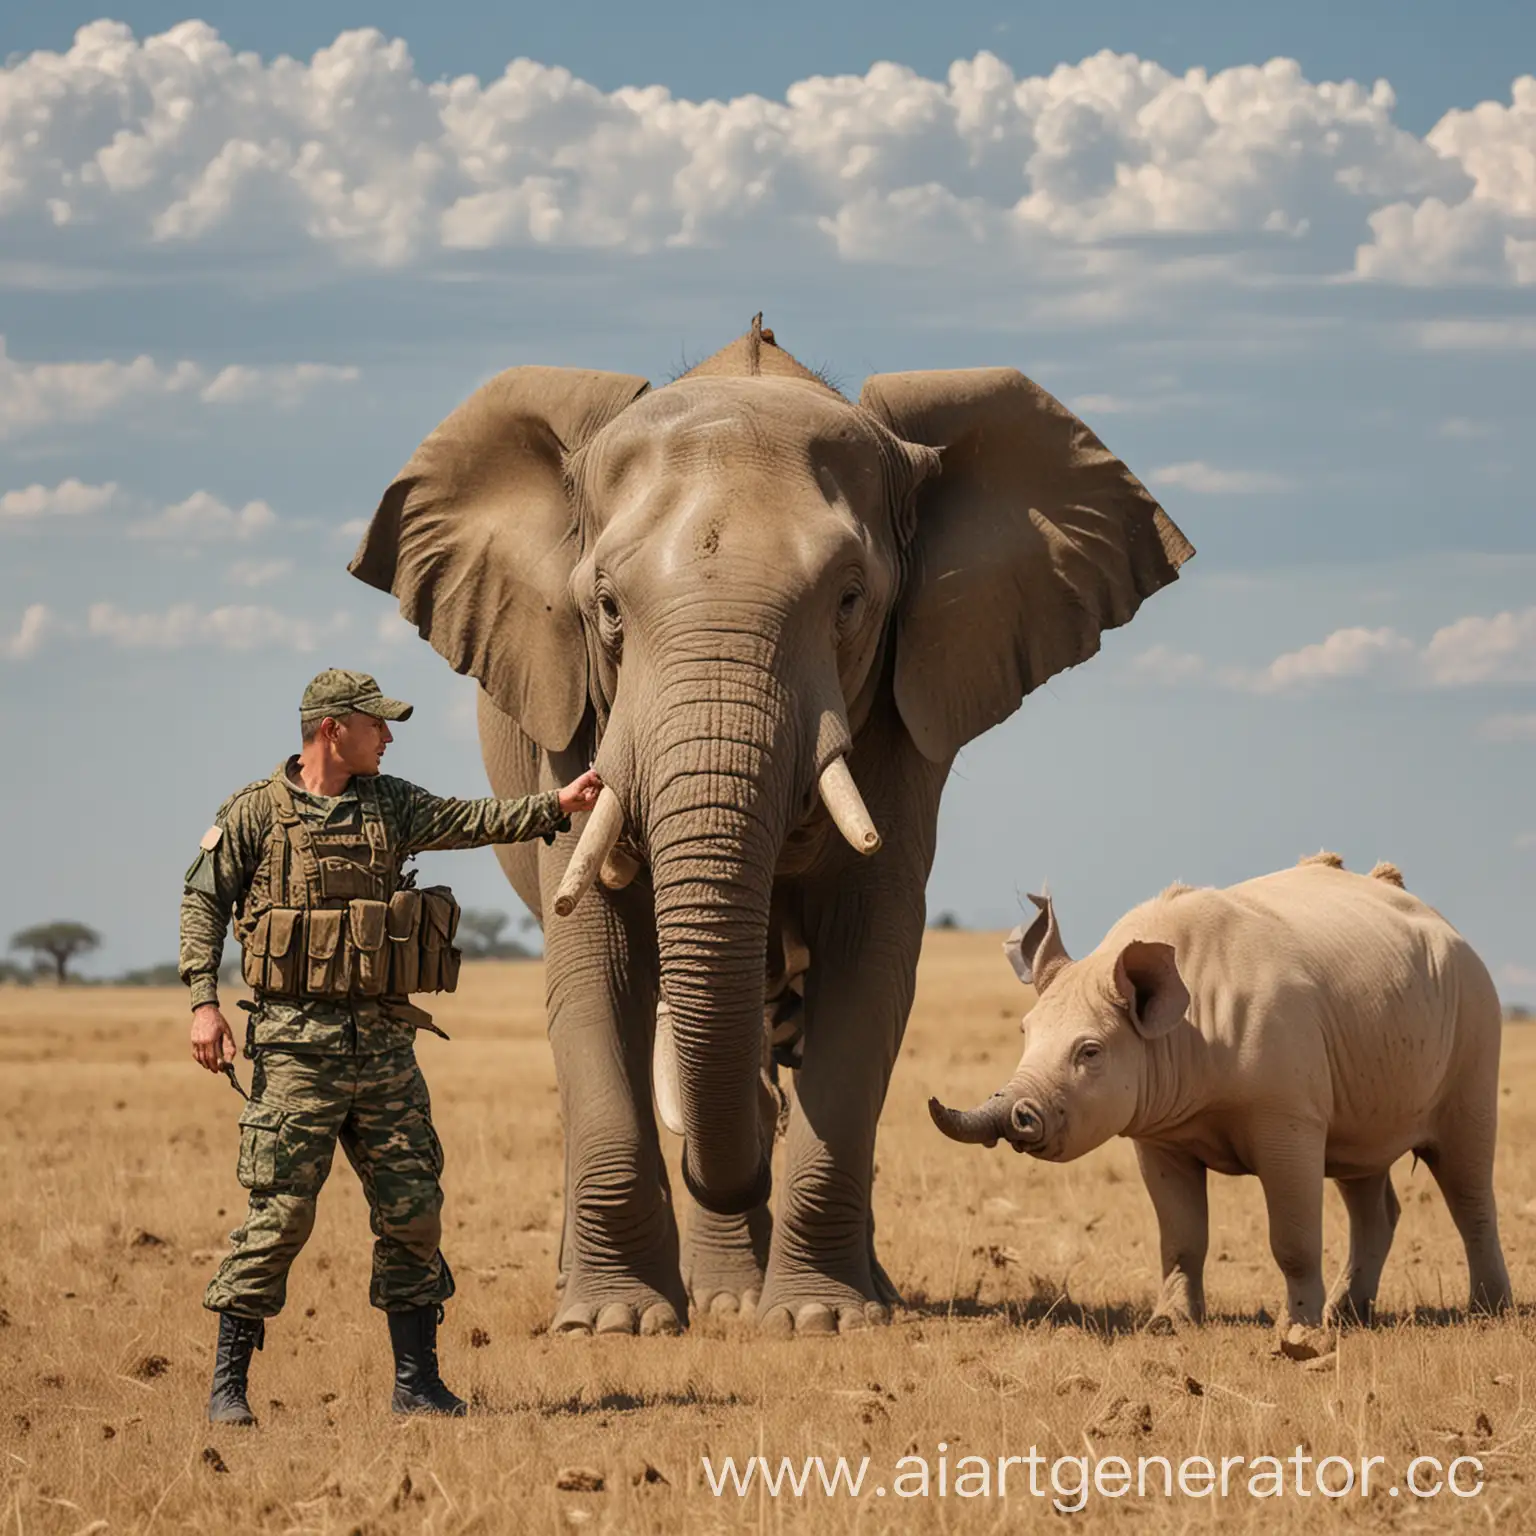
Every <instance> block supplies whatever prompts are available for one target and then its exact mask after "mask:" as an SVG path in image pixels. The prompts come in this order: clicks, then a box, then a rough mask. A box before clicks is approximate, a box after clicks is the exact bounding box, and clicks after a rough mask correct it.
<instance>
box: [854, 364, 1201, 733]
mask: <svg viewBox="0 0 1536 1536" xmlns="http://www.w3.org/2000/svg"><path fill="white" fill-rule="evenodd" d="M860 403H861V404H862V405H863V406H864V407H865V408H866V409H867V410H869V411H871V412H872V413H873V414H874V415H876V416H878V417H879V418H880V419H881V420H882V421H883V422H884V423H885V424H886V425H887V426H888V427H890V429H891V430H892V431H893V432H895V433H896V434H897V436H898V437H902V438H905V439H906V440H907V441H908V442H913V443H922V444H926V445H927V446H928V447H930V448H937V449H939V450H940V472H939V474H938V475H936V476H934V477H932V478H930V479H928V480H927V481H925V482H924V483H923V485H922V486H921V487H920V488H919V490H918V493H917V495H918V501H917V520H916V532H915V534H914V536H913V542H912V547H911V550H910V554H909V572H908V577H907V582H906V586H905V590H904V591H903V594H902V598H901V603H900V606H899V609H898V613H897V625H898V630H897V647H896V704H897V708H898V709H899V710H900V711H901V716H902V719H903V720H904V721H905V722H906V726H907V729H908V731H910V732H911V734H912V738H913V740H914V741H915V742H916V743H917V745H918V748H919V750H920V751H921V752H922V753H923V755H924V756H925V757H927V758H929V759H931V760H932V761H933V762H936V763H944V762H948V761H949V760H950V759H951V758H953V756H954V755H955V753H956V752H958V751H959V750H960V748H961V747H963V746H964V745H965V744H966V742H968V741H971V740H973V739H974V738H975V737H977V736H979V735H981V733H982V732H983V731H986V730H989V729H990V728H991V727H992V726H994V725H996V724H997V723H998V721H1000V720H1003V719H1006V718H1007V717H1008V716H1009V715H1011V714H1012V713H1013V711H1014V710H1015V709H1017V708H1018V707H1019V705H1020V703H1021V702H1022V701H1023V699H1024V697H1025V695H1026V694H1028V693H1030V692H1031V691H1032V690H1033V689H1036V688H1038V687H1039V686H1040V685H1041V684H1042V683H1043V682H1045V681H1046V680H1047V679H1049V678H1051V677H1054V676H1055V675H1056V674H1057V673H1058V672H1062V671H1064V670H1065V669H1066V668H1068V667H1075V666H1076V665H1077V664H1078V663H1079V662H1082V661H1086V660H1087V659H1088V658H1089V657H1090V656H1092V655H1093V654H1094V652H1095V651H1097V650H1098V648H1099V636H1100V635H1101V634H1102V633H1103V631H1104V630H1106V629H1114V628H1115V627H1116V626H1118V625H1121V624H1124V623H1126V622H1128V621H1129V620H1130V619H1131V617H1132V616H1133V615H1134V614H1135V612H1136V610H1137V608H1139V607H1140V606H1141V602H1142V600H1143V599H1144V598H1146V597H1149V596H1151V594H1152V593H1154V592H1156V591H1157V590H1158V589H1159V588H1161V587H1164V586H1166V585H1167V584H1168V583H1169V582H1171V581H1173V580H1175V579H1176V578H1177V576H1178V573H1179V567H1180V566H1181V565H1182V564H1183V563H1184V562H1185V561H1186V560H1187V559H1189V557H1190V556H1191V555H1192V554H1194V549H1193V547H1192V546H1191V545H1190V544H1189V542H1188V541H1187V540H1186V539H1185V538H1184V535H1183V534H1182V533H1180V532H1179V530H1178V529H1177V528H1176V527H1175V526H1174V524H1173V522H1172V521H1171V520H1170V519H1169V517H1168V515H1167V514H1166V513H1165V512H1164V511H1163V509H1162V508H1161V507H1160V506H1158V504H1157V502H1156V501H1154V500H1153V499H1152V497H1151V496H1150V495H1149V494H1148V493H1147V491H1146V488H1145V487H1144V486H1143V485H1142V484H1141V482H1140V481H1139V480H1137V479H1136V477H1135V476H1134V475H1133V474H1131V472H1130V471H1129V470H1128V469H1127V468H1126V467H1125V465H1124V464H1122V463H1121V462H1120V460H1119V459H1117V458H1116V457H1115V456H1114V455H1113V454H1112V453H1110V451H1109V450H1108V449H1107V448H1105V446H1104V445H1103V444H1102V443H1101V442H1100V441H1099V440H1098V438H1097V437H1095V436H1094V434H1093V433H1092V432H1091V431H1090V430H1089V429H1088V427H1087V426H1086V425H1085V424H1084V423H1083V422H1082V421H1080V420H1079V419H1078V418H1077V417H1076V416H1074V415H1073V414H1072V412H1071V411H1069V410H1068V409H1067V408H1066V407H1065V406H1064V405H1062V404H1061V402H1060V401H1059V400H1057V399H1055V398H1054V397H1053V396H1051V395H1049V394H1047V393H1046V391H1045V390H1043V389H1041V388H1040V386H1039V385H1038V384H1035V383H1032V382H1031V381H1030V380H1029V379H1027V378H1025V377H1024V375H1023V374H1022V373H1020V372H1018V370H1017V369H1014V368H967V369H953V370H945V371H940V372H932V373H886V374H876V375H874V376H873V377H871V378H869V379H867V380H866V381H865V384H864V390H863V393H862V395H861V397H860Z"/></svg>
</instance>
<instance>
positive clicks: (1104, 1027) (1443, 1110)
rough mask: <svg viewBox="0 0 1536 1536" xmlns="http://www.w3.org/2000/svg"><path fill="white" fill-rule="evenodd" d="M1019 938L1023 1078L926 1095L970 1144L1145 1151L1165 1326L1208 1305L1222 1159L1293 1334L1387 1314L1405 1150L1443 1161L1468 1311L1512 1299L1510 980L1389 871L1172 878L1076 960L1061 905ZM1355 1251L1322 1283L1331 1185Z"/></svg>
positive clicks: (946, 1127) (1437, 1163) (1012, 947)
mask: <svg viewBox="0 0 1536 1536" xmlns="http://www.w3.org/2000/svg"><path fill="white" fill-rule="evenodd" d="M1035 900H1036V903H1037V905H1038V906H1039V908H1040V914H1039V916H1038V917H1037V918H1036V919H1035V921H1034V922H1033V923H1032V924H1031V925H1030V927H1029V928H1028V929H1027V930H1026V929H1024V928H1023V927H1022V926H1021V927H1019V928H1017V929H1015V930H1014V932H1013V933H1011V934H1010V935H1009V936H1008V939H1007V941H1006V942H1005V944H1004V949H1005V950H1006V951H1007V953H1008V955H1009V959H1010V960H1011V961H1012V963H1013V966H1014V970H1015V972H1016V973H1017V974H1018V976H1019V978H1020V980H1022V981H1025V982H1029V983H1032V984H1033V986H1034V988H1035V992H1036V996H1037V999H1038V1000H1037V1002H1036V1003H1035V1006H1034V1008H1033V1009H1031V1011H1030V1012H1029V1013H1028V1014H1027V1015H1026V1016H1025V1026H1024V1033H1025V1043H1024V1052H1023V1055H1022V1056H1021V1057H1020V1058H1019V1065H1018V1068H1017V1070H1016V1071H1015V1072H1014V1075H1013V1078H1012V1079H1011V1081H1010V1082H1009V1084H1008V1086H1007V1087H1006V1088H1004V1089H1002V1090H1001V1091H1000V1092H998V1093H996V1094H994V1095H993V1096H992V1098H991V1099H989V1100H988V1101H987V1102H986V1103H985V1104H983V1105H982V1106H980V1107H979V1108H978V1109H975V1110H969V1111H956V1110H952V1109H948V1108H946V1107H945V1106H944V1105H943V1104H941V1103H940V1102H939V1101H938V1100H937V1099H931V1100H930V1101H929V1106H928V1107H929V1112H930V1114H931V1115H932V1116H933V1119H934V1123H935V1124H936V1125H937V1126H938V1128H939V1129H940V1130H941V1131H943V1132H944V1134H945V1135H947V1136H950V1137H952V1138H953V1139H955V1140H957V1141H965V1142H981V1143H984V1144H986V1145H989V1146H990V1145H994V1144H995V1143H996V1142H997V1141H998V1140H999V1139H1002V1140H1006V1141H1007V1142H1008V1143H1009V1144H1010V1145H1011V1146H1012V1147H1013V1149H1014V1151H1016V1152H1021V1153H1022V1152H1028V1153H1030V1154H1032V1155H1033V1156H1035V1157H1038V1158H1043V1159H1045V1160H1047V1161H1049V1162H1068V1161H1070V1160H1072V1159H1073V1158H1077V1157H1081V1156H1083V1154H1084V1153H1086V1152H1091V1151H1092V1150H1093V1149H1094V1148H1095V1147H1097V1146H1100V1145H1102V1144H1103V1143H1104V1142H1105V1141H1107V1140H1108V1139H1109V1138H1110V1137H1111V1136H1128V1137H1130V1138H1131V1139H1132V1140H1133V1141H1134V1143H1135V1146H1136V1156H1137V1160H1138V1162H1139V1163H1140V1165H1141V1175H1142V1180H1143V1182H1144V1183H1145V1184H1146V1187H1147V1193H1148V1194H1149V1195H1150V1196H1151V1197H1152V1205H1153V1208H1154V1210H1155V1211H1156V1213H1157V1224H1158V1230H1159V1236H1160V1243H1161V1249H1162V1267H1163V1287H1162V1292H1161V1295H1160V1296H1159V1298H1158V1303H1157V1307H1156V1309H1155V1310H1154V1313H1153V1321H1154V1323H1156V1324H1157V1325H1158V1329H1159V1331H1165V1330H1168V1329H1175V1328H1177V1327H1178V1326H1179V1325H1180V1324H1181V1323H1199V1322H1202V1321H1203V1320H1204V1316H1205V1279H1204V1270H1205V1254H1206V1246H1207V1242H1208V1235H1209V1233H1208V1216H1207V1209H1206V1190H1205V1180H1206V1171H1207V1169H1214V1170H1216V1172H1218V1173H1227V1174H1246V1173H1253V1174H1257V1175H1258V1178H1259V1182H1260V1184H1261V1185H1262V1186H1263V1190H1264V1203H1265V1205H1266V1206H1267V1208H1268V1212H1269V1240H1270V1248H1271V1250H1272V1252H1273V1254H1274V1258H1275V1262H1276V1263H1277V1264H1278V1265H1279V1266H1280V1270H1281V1273H1282V1274H1283V1275H1284V1277H1285V1285H1286V1322H1285V1324H1284V1325H1283V1326H1285V1327H1299V1328H1301V1329H1303V1330H1311V1329H1316V1328H1317V1327H1319V1326H1320V1325H1322V1324H1324V1323H1325V1322H1327V1323H1333V1322H1354V1321H1365V1320H1367V1319H1369V1317H1370V1316H1371V1314H1372V1311H1373V1309H1374V1307H1375V1304H1376V1291H1377V1286H1378V1285H1379V1283H1380V1280H1381V1271H1382V1266H1383V1265H1384V1264H1385V1263H1386V1260H1387V1254H1388V1252H1389V1250H1390V1249H1391V1246H1392V1234H1393V1231H1394V1229H1395V1228H1396V1226H1397V1220H1398V1214H1399V1206H1398V1200H1397V1195H1396V1194H1395V1193H1394V1192H1393V1189H1392V1164H1393V1163H1394V1162H1396V1161H1397V1159H1398V1158H1400V1157H1402V1156H1403V1155H1404V1154H1405V1153H1407V1152H1412V1153H1413V1154H1414V1156H1415V1158H1416V1159H1423V1160H1424V1161H1425V1162H1426V1163H1428V1164H1429V1168H1430V1172H1431V1173H1432V1174H1433V1175H1434V1177H1435V1181H1436V1183H1437V1184H1439V1186H1440V1191H1441V1193H1442V1194H1443V1195H1444V1196H1445V1203H1446V1205H1447V1206H1448V1207H1449V1208H1450V1212H1451V1216H1452V1218H1453V1220H1454V1221H1455V1223H1456V1227H1457V1230H1458V1231H1459V1232H1460V1234H1461V1238H1462V1242H1463V1245H1464V1246H1465V1248H1466V1254H1467V1266H1468V1270H1469V1273H1470V1277H1471V1290H1470V1298H1471V1299H1470V1302H1469V1305H1470V1306H1471V1307H1472V1308H1473V1309H1474V1310H1482V1311H1490V1312H1496V1311H1501V1310H1502V1309H1504V1308H1505V1307H1507V1306H1508V1305H1509V1302H1510V1290H1509V1273H1508V1271H1507V1270H1506V1268H1505V1265H1504V1255H1503V1251H1502V1249H1501V1248H1500V1246H1499V1223H1498V1214H1497V1210H1496V1208H1495V1203H1494V1196H1493V1153H1494V1139H1495V1133H1496V1130H1497V1127H1498V1106H1499V1046H1500V1036H1501V1033H1502V1028H1503V1017H1502V1010H1501V1008H1500V1006H1499V997H1498V992H1497V989H1496V988H1495V987H1494V984H1493V980H1492V978H1491V977H1490V976H1489V974H1488V970H1487V968H1486V966H1484V964H1483V962H1482V961H1481V960H1480V959H1479V958H1478V956H1477V953H1476V952H1475V951H1474V950H1473V948H1472V947H1471V945H1470V944H1468V943H1467V941H1466V940H1465V939H1464V938H1462V936H1461V935H1460V934H1459V933H1457V931H1456V930H1455V929H1454V928H1453V927H1451V925H1450V924H1449V923H1448V922H1446V920H1445V919H1444V918H1443V917H1441V915H1440V914H1439V913H1438V912H1436V911H1435V910H1434V909H1433V908H1432V907H1429V906H1427V905H1426V904H1425V903H1424V902H1422V901H1420V900H1419V899H1418V898H1417V897H1415V896H1413V895H1411V894H1410V893H1409V892H1408V891H1406V890H1405V889H1404V888H1403V877H1402V872H1401V871H1400V870H1399V869H1398V868H1397V866H1396V865H1393V864H1385V863H1383V864H1378V865H1377V866H1376V867H1375V868H1374V869H1372V870H1371V872H1370V874H1369V875H1358V874H1351V873H1350V872H1349V871H1348V870H1345V869H1344V868H1343V861H1342V860H1341V859H1340V858H1339V856H1338V855H1337V854H1334V853H1321V854H1312V855H1309V856H1308V857H1307V858H1305V859H1303V860H1302V861H1301V863H1300V864H1298V865H1297V866H1296V867H1295V868H1293V869H1287V870H1280V871H1279V872H1278V873H1275V874H1271V875H1263V876H1260V877H1259V878H1257V879H1254V880H1246V881H1244V882H1242V883H1241V884H1240V885H1234V886H1229V887H1227V888H1226V889H1225V890H1214V889H1204V890H1197V889H1195V888H1193V887H1191V886H1187V885H1182V884H1176V885H1172V886H1169V887H1168V889H1167V890H1165V891H1164V892H1163V893H1162V894H1161V895H1160V896H1157V897H1155V898H1154V899H1153V900H1152V901H1150V902H1144V903H1143V904H1142V905H1141V906H1139V907H1137V908H1135V909H1134V910H1133V911H1131V912H1129V913H1127V914H1126V915H1125V916H1124V917H1123V918H1121V919H1120V921H1119V922H1118V923H1116V924H1115V925H1114V927H1112V928H1111V929H1110V931H1109V933H1108V934H1107V935H1106V936H1105V938H1104V940H1103V942H1102V943H1100V944H1099V946H1098V948H1096V949H1095V950H1094V951H1093V953H1092V954H1091V955H1088V956H1086V957H1085V958H1084V959H1083V960H1081V961H1078V962H1074V961H1072V960H1071V958H1070V957H1069V956H1068V954H1067V952H1066V949H1065V947H1064V946H1063V944H1062V942H1061V934H1060V930H1059V929H1058V927H1057V924H1056V909H1055V905H1054V903H1053V902H1051V901H1050V900H1049V898H1042V897H1036V898H1035ZM1325 1177H1326V1178H1332V1179H1334V1180H1336V1181H1337V1183H1338V1186H1339V1192H1340V1194H1341V1195H1342V1196H1343V1197H1344V1206H1345V1209H1346V1210H1347V1212H1348V1214H1349V1263H1348V1265H1347V1267H1346V1269H1345V1271H1344V1273H1343V1275H1342V1276H1341V1278H1340V1279H1339V1282H1338V1284H1337V1285H1336V1286H1335V1287H1334V1290H1333V1292H1332V1294H1331V1295H1327V1294H1325V1292H1324V1288H1323V1269H1322V1264H1323V1180H1324V1178H1325Z"/></svg>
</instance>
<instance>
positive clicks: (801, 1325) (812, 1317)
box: [795, 1301, 838, 1335]
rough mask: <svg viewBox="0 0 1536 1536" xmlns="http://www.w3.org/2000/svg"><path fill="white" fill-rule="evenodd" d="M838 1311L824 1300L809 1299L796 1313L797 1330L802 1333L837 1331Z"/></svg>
mask: <svg viewBox="0 0 1536 1536" xmlns="http://www.w3.org/2000/svg"><path fill="white" fill-rule="evenodd" d="M837 1330H838V1318H837V1313H836V1312H834V1311H833V1310H832V1308H831V1307H829V1306H828V1305H827V1304H826V1303H825V1302H824V1301H808V1302H806V1304H805V1305H804V1306H803V1307H801V1308H800V1310H799V1311H798V1312H796V1313H795V1332H796V1333H797V1334H801V1335H809V1334H823V1333H836V1332H837Z"/></svg>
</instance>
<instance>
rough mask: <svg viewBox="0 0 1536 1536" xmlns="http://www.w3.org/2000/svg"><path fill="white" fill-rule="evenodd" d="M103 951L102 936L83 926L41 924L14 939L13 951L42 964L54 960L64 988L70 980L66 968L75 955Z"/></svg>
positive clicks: (54, 966)
mask: <svg viewBox="0 0 1536 1536" xmlns="http://www.w3.org/2000/svg"><path fill="white" fill-rule="evenodd" d="M100 947H101V935H100V934H99V933H97V932H96V930H95V929H94V928H90V927H87V926H86V924H84V923H69V922H58V923H38V924H37V925H36V926H35V927H32V928H23V929H22V930H21V932H20V933H15V934H12V935H11V948H12V949H24V950H30V951H31V952H32V954H34V955H35V956H37V959H38V962H39V963H41V962H42V960H43V958H44V956H46V957H47V958H48V959H49V960H51V961H52V962H53V969H54V974H55V975H56V976H57V977H58V979H59V982H60V983H61V984H62V983H63V982H65V981H67V980H68V979H69V978H68V976H67V975H66V973H65V972H66V967H67V966H68V965H69V962H70V961H71V960H73V959H74V958H75V956H76V955H84V954H88V953H89V952H90V951H91V950H93V949H99V948H100Z"/></svg>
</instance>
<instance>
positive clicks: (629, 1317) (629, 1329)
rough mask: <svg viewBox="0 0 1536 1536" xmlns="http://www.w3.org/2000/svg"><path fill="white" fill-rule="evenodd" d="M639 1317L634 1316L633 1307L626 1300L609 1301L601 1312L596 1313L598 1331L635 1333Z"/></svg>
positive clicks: (637, 1329) (637, 1328)
mask: <svg viewBox="0 0 1536 1536" xmlns="http://www.w3.org/2000/svg"><path fill="white" fill-rule="evenodd" d="M639 1326H640V1324H639V1319H637V1318H636V1316H635V1309H634V1308H633V1307H632V1306H630V1304H629V1303H628V1302H627V1301H610V1302H609V1303H608V1305H607V1306H606V1307H604V1308H603V1310H602V1311H601V1312H599V1313H598V1314H597V1330H596V1331H597V1332H598V1333H630V1334H632V1333H636V1332H638V1331H639Z"/></svg>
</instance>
